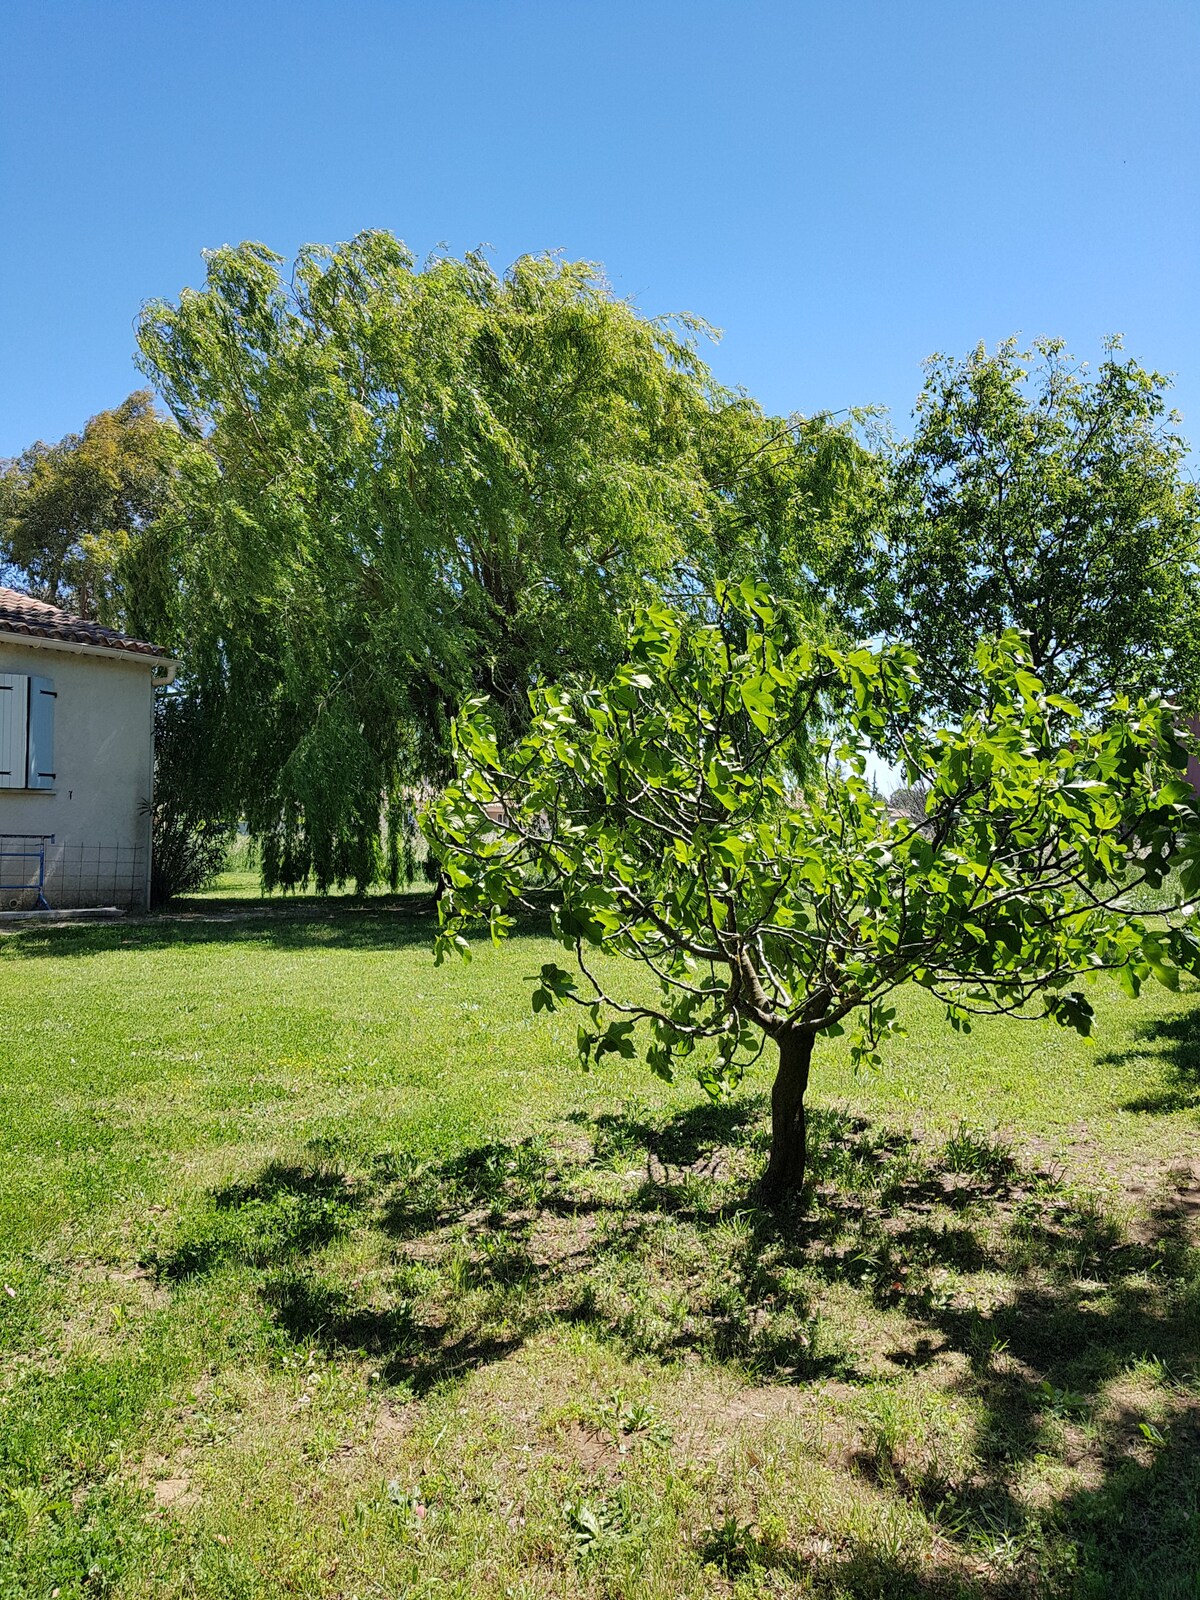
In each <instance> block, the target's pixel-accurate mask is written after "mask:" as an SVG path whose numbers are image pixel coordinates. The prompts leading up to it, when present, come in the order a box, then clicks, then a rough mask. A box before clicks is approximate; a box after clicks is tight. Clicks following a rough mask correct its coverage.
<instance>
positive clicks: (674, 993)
mask: <svg viewBox="0 0 1200 1600" xmlns="http://www.w3.org/2000/svg"><path fill="white" fill-rule="evenodd" d="M977 665H978V672H979V674H980V680H981V683H982V684H983V686H984V692H983V697H982V699H981V701H980V704H979V705H978V707H977V709H976V710H975V711H973V712H972V713H971V714H970V716H969V717H968V718H967V719H966V720H965V721H964V723H963V724H962V725H961V726H959V727H957V728H949V729H923V728H921V727H920V726H919V724H917V723H916V722H915V720H914V719H913V718H912V716H911V715H910V714H909V711H910V706H911V703H912V701H913V698H914V694H915V691H916V690H917V687H918V675H917V663H916V660H915V658H914V656H913V655H912V654H911V653H910V652H908V651H907V650H904V649H901V648H895V647H883V648H879V649H867V648H860V649H851V650H839V649H837V648H834V647H832V646H830V645H828V644H824V643H814V642H806V641H803V640H802V641H801V642H799V643H794V644H789V643H788V641H787V638H786V637H785V636H784V634H783V632H782V630H781V627H780V625H779V621H778V619H777V617H776V613H775V609H774V607H773V605H772V603H771V601H770V599H769V598H768V596H767V594H766V593H765V591H763V590H761V589H758V588H756V587H754V586H753V585H751V584H749V583H747V584H745V585H743V586H741V587H740V588H739V589H732V588H726V589H724V590H722V591H720V593H719V602H718V605H717V609H716V612H715V614H714V615H713V616H712V618H711V619H710V620H709V621H707V622H705V623H703V624H699V625H697V624H695V623H690V622H689V621H688V619H687V618H686V617H685V616H683V615H681V614H680V613H678V612H677V611H674V610H672V609H671V608H669V607H666V606H662V605H656V606H652V607H650V608H648V609H646V610H644V611H642V612H641V613H640V614H639V615H638V616H637V618H636V620H635V621H634V623H633V625H632V627H631V629H630V632H629V635H628V641H627V652H626V659H625V661H624V663H623V664H622V665H621V666H620V668H619V669H618V670H617V672H616V673H615V674H614V675H613V676H612V677H611V678H610V680H609V681H608V682H607V683H606V684H605V685H604V686H603V687H596V688H589V689H587V690H581V691H578V692H568V691H564V690H560V689H543V690H540V691H539V692H538V693H537V694H536V695H535V696H534V700H533V708H532V720H531V724H530V727H529V729H528V732H527V733H526V734H525V736H524V737H523V738H522V739H521V740H520V741H519V742H517V743H515V744H513V745H511V746H509V747H508V748H505V747H504V746H503V745H502V744H501V743H499V742H498V741H497V738H496V735H495V729H494V725H493V722H492V720H491V718H490V715H489V710H488V707H487V706H486V705H485V704H484V702H483V701H481V700H475V701H473V702H472V703H471V704H470V705H468V706H467V707H466V708H465V710H464V712H463V714H462V716H461V717H460V719H459V722H458V725H457V730H456V757H457V778H456V781H455V782H454V783H453V784H452V785H451V786H450V787H449V788H448V789H447V790H446V791H445V792H444V794H443V795H442V796H441V798H440V799H439V800H438V801H437V802H436V803H435V804H434V805H433V806H432V807H431V809H430V811H429V813H428V815H427V818H426V823H425V826H426V830H427V833H428V837H429V839H430V842H431V845H432V848H433V849H434V850H435V851H436V853H437V855H438V856H439V858H440V859H441V861H442V863H443V865H444V868H445V872H446V875H447V878H448V881H449V885H450V888H449V892H448V894H447V895H446V897H445V899H444V901H443V904H442V924H441V930H440V933H439V937H438V956H439V959H440V958H441V957H442V956H444V955H445V954H447V953H451V952H453V951H455V950H458V951H460V952H462V953H464V954H465V953H467V950H468V943H467V935H468V934H469V932H470V930H471V928H472V926H473V925H475V924H477V923H478V922H479V921H480V920H481V919H482V920H485V921H486V922H488V923H489V924H490V927H491V932H492V935H493V937H495V938H502V937H503V936H504V935H505V934H506V933H507V932H508V931H509V930H510V929H511V927H512V926H513V917H512V913H513V910H514V908H515V907H517V906H518V905H520V904H522V903H523V902H526V901H528V902H529V903H531V904H532V903H534V900H536V898H537V896H538V895H539V894H541V893H542V892H544V890H545V888H546V887H547V886H549V888H550V890H551V893H552V899H553V904H554V913H553V915H554V930H555V933H556V935H557V937H558V938H559V940H560V941H561V943H562V945H563V947H564V948H565V949H567V950H569V951H570V952H571V953H572V954H573V955H574V957H575V966H574V970H569V969H566V968H562V967H559V966H558V965H557V964H554V963H551V964H548V965H546V966H544V967H543V968H542V972H541V976H540V979H539V980H538V982H537V984H536V987H535V989H534V992H533V1005H534V1009H535V1010H540V1009H554V1008H556V1007H558V1006H560V1005H563V1004H568V1003H574V1004H576V1005H578V1006H579V1007H581V1008H582V1011H581V1025H580V1028H579V1036H578V1042H579V1052H580V1056H581V1058H582V1060H583V1061H584V1062H585V1063H590V1062H599V1061H601V1060H602V1059H603V1058H604V1056H605V1055H606V1054H608V1053H610V1052H616V1053H618V1054H620V1055H622V1056H631V1055H633V1054H634V1053H635V1051H636V1049H637V1048H638V1037H639V1035H638V1031H637V1030H638V1024H639V1023H643V1024H645V1027H646V1030H647V1035H648V1037H647V1040H646V1043H647V1049H646V1059H647V1061H648V1063H649V1065H650V1067H651V1068H652V1069H653V1070H654V1071H655V1072H657V1073H659V1074H661V1075H663V1076H667V1077H669V1076H670V1075H671V1074H672V1073H673V1072H674V1070H675V1069H676V1067H677V1065H678V1064H679V1063H680V1062H682V1061H684V1060H686V1058H688V1057H689V1056H692V1055H693V1054H694V1053H696V1052H697V1051H699V1054H698V1055H697V1060H698V1062H699V1063H700V1065H699V1075H700V1078H701V1082H702V1083H704V1085H705V1086H706V1087H707V1088H708V1089H709V1090H710V1091H711V1092H713V1093H721V1092H723V1091H725V1090H728V1089H729V1088H730V1087H732V1086H733V1085H734V1084H735V1083H736V1082H737V1081H738V1080H739V1078H740V1076H741V1074H742V1072H743V1071H744V1069H745V1067H746V1066H747V1065H748V1064H749V1063H750V1062H751V1061H753V1060H754V1059H755V1058H756V1057H757V1055H758V1054H759V1053H760V1052H761V1050H762V1049H763V1047H764V1044H765V1042H766V1041H767V1040H773V1041H774V1042H775V1044H776V1046H777V1047H778V1067H777V1073H776V1077H775V1083H774V1089H773V1093H772V1143H771V1155H770V1162H769V1166H768V1168H767V1172H766V1177H765V1180H764V1182H765V1188H766V1191H767V1192H768V1193H769V1194H770V1193H773V1194H776V1195H778V1194H781V1193H783V1192H786V1191H788V1190H792V1189H795V1188H796V1187H798V1186H799V1185H800V1184H801V1182H802V1180H803V1175H804V1165H805V1116H804V1095H805V1090H806V1087H807V1083H808V1075H809V1066H810V1060H811V1056H812V1051H813V1046H814V1044H815V1043H816V1041H817V1039H818V1038H820V1037H821V1036H823V1035H830V1034H837V1033H841V1032H843V1031H844V1030H847V1029H849V1030H851V1032H852V1034H853V1041H852V1047H853V1050H854V1053H855V1055H856V1057H857V1058H858V1059H860V1060H861V1059H866V1058H874V1057H875V1056H876V1052H877V1049H878V1046H879V1043H880V1041H881V1040H882V1039H883V1038H884V1037H885V1036H886V1035H887V1034H889V1033H891V1032H894V1031H895V1030H896V1029H897V1027H898V1019H897V1009H896V1005H895V994H896V991H897V989H898V988H899V987H900V986H901V985H902V984H904V983H907V982H909V981H912V982H915V983H917V984H919V985H921V986H922V987H924V988H925V989H927V990H929V991H930V992H931V993H932V994H934V995H935V996H937V997H938V998H939V999H940V1000H941V1001H942V1002H943V1003H944V1005H945V1009H946V1017H947V1019H948V1021H949V1022H950V1024H951V1025H953V1026H956V1027H960V1028H965V1027H969V1026H970V1021H971V1018H972V1017H974V1016H976V1015H980V1014H994V1013H1021V1014H1032V1015H1040V1016H1044V1017H1048V1018H1051V1019H1053V1020H1054V1021H1056V1022H1058V1023H1061V1024H1063V1025H1064V1026H1068V1027H1072V1028H1076V1029H1078V1030H1079V1031H1081V1032H1084V1033H1086V1032H1088V1031H1089V1030H1090V1028H1091V1025H1092V1017H1093V1012H1092V1007H1091V1006H1090V1004H1089V1002H1088V999H1087V996H1086V992H1085V985H1086V980H1088V979H1091V978H1093V977H1096V976H1097V975H1099V974H1103V973H1110V974H1112V975H1114V976H1115V977H1116V978H1117V980H1118V981H1119V982H1121V983H1122V984H1123V985H1124V986H1125V988H1126V989H1127V990H1128V991H1129V992H1130V993H1131V994H1136V992H1137V990H1138V987H1139V985H1140V984H1141V983H1142V981H1143V980H1144V979H1145V978H1146V977H1147V976H1149V975H1151V974H1153V975H1154V976H1155V977H1157V978H1159V979H1160V980H1162V981H1163V982H1166V983H1168V984H1175V983H1177V982H1178V972H1179V970H1180V969H1181V968H1186V969H1188V970H1192V971H1196V970H1200V940H1198V938H1197V936H1196V934H1195V933H1193V931H1192V929H1191V926H1190V924H1189V923H1186V922H1183V921H1180V920H1179V919H1178V918H1176V919H1175V921H1174V922H1172V921H1171V920H1170V919H1164V918H1162V917H1159V916H1155V917H1147V916H1144V915H1141V914H1139V913H1138V912H1137V911H1136V910H1135V909H1134V908H1133V905H1132V902H1131V900H1130V896H1131V894H1133V892H1134V891H1135V890H1136V888H1137V887H1138V886H1139V885H1150V886H1152V887H1155V886H1161V885H1162V884H1163V883H1164V880H1165V879H1166V877H1167V874H1168V872H1169V871H1170V869H1171V868H1172V866H1179V867H1180V868H1181V881H1182V884H1183V889H1184V893H1185V894H1188V895H1191V894H1193V893H1194V892H1195V891H1196V889H1197V888H1198V887H1200V833H1198V832H1197V825H1198V814H1197V805H1196V801H1195V798H1194V796H1193V794H1192V791H1191V788H1190V787H1189V785H1188V784H1187V783H1186V782H1185V781H1183V780H1182V778H1181V776H1180V773H1181V769H1182V768H1183V766H1184V764H1185V760H1186V753H1185V750H1184V748H1183V746H1182V745H1181V743H1180V741H1179V737H1178V735H1177V731H1176V720H1175V714H1174V711H1173V709H1172V707H1171V706H1169V705H1168V704H1165V703H1161V702H1155V701H1141V702H1138V703H1136V704H1132V703H1129V702H1122V703H1119V704H1118V707H1117V710H1118V715H1116V716H1115V717H1114V718H1113V719H1112V721H1111V722H1110V723H1109V724H1108V725H1107V726H1105V727H1104V728H1102V729H1097V728H1095V727H1093V726H1088V725H1087V724H1086V722H1085V719H1084V718H1083V717H1082V714H1081V713H1080V712H1079V711H1078V709H1077V708H1076V707H1075V706H1073V705H1072V704H1071V703H1070V702H1069V701H1067V700H1065V699H1063V698H1062V697H1061V696H1055V695H1048V694H1047V693H1046V691H1045V690H1044V688H1043V686H1042V684H1041V683H1040V682H1039V680H1038V679H1037V678H1036V677H1035V676H1034V675H1033V673H1032V671H1031V670H1030V666H1029V662H1028V658H1027V656H1026V653H1025V648H1024V645H1023V643H1022V641H1021V639H1020V637H1019V636H1018V635H1016V634H1009V635H1006V636H1004V637H1002V638H1000V639H999V640H998V641H994V642H992V643H988V644H985V645H984V646H982V647H981V648H980V651H979V656H978V663H977ZM814 726H817V727H820V728H823V729H824V730H825V732H824V733H823V734H822V735H821V736H820V738H819V740H818V745H817V748H818V749H819V752H820V754H821V757H822V764H821V767H820V769H819V772H818V775H817V776H816V777H815V778H812V777H810V778H809V780H808V781H807V782H806V783H805V785H804V787H803V788H802V789H799V790H797V789H796V788H794V787H793V775H792V774H790V773H789V771H788V770H787V760H786V756H785V752H787V751H788V750H789V749H790V748H794V746H795V743H796V740H797V736H798V734H799V733H800V732H801V731H802V730H804V729H811V728H813V727H814ZM879 742H885V743H886V744H887V745H888V747H889V748H899V749H900V750H901V751H902V759H903V762H904V767H905V776H906V778H907V781H908V782H909V784H910V785H912V786H917V785H920V786H921V787H922V788H923V789H924V790H925V791H926V793H927V796H928V798H927V803H926V807H925V812H924V815H923V816H921V817H920V818H917V819H914V818H912V817H910V816H899V815H896V814H895V813H893V812H892V811H890V810H889V808H888V807H887V806H886V805H885V804H884V803H883V802H882V801H881V800H880V799H878V798H877V797H876V796H875V795H874V794H873V793H872V790H871V786H870V785H869V783H868V781H867V779H866V776H865V752H866V750H867V749H868V748H869V747H870V746H872V745H873V744H877V743H879ZM810 748H811V745H810ZM531 895H532V896H533V897H534V900H531V899H530V897H531ZM601 955H619V956H624V957H627V958H629V959H630V960H631V961H633V962H634V963H637V964H639V965H640V966H641V967H643V968H644V969H646V971H647V972H648V974H649V976H650V978H651V979H652V980H653V984H652V987H653V988H654V989H656V990H657V994H656V996H655V998H653V999H648V998H646V997H645V996H646V986H645V983H644V982H643V983H639V984H635V985H633V986H632V987H631V990H630V991H629V992H626V991H625V990H624V989H616V988H614V987H613V979H612V974H613V970H614V969H613V966H612V964H611V963H610V962H598V961H597V957H599V956H601ZM705 1041H713V1042H714V1045H713V1046H712V1047H710V1048H709V1049H706V1050H701V1049H700V1047H701V1046H702V1045H704V1043H705Z"/></svg>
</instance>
